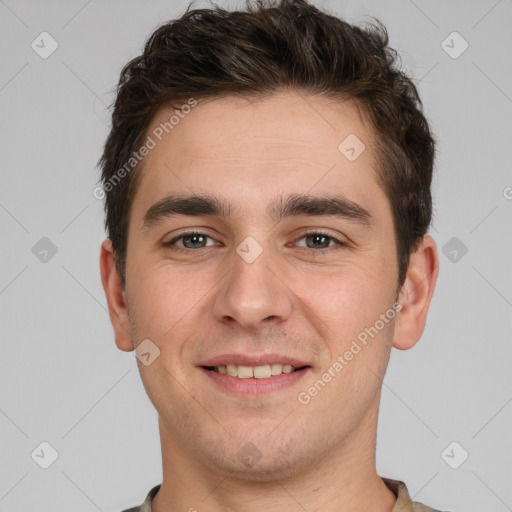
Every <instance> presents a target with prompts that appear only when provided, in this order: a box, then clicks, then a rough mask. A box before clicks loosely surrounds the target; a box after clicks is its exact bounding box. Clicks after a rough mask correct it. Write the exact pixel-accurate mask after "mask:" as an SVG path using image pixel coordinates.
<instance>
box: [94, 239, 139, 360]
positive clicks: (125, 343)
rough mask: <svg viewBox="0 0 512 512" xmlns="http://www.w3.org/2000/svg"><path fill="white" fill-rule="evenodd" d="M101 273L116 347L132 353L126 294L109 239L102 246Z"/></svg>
mask: <svg viewBox="0 0 512 512" xmlns="http://www.w3.org/2000/svg"><path fill="white" fill-rule="evenodd" d="M100 272H101V282H102V284H103V290H104V291H105V296H106V299H107V305H108V311H109V315H110V322H111V323H112V327H113V328H114V336H115V341H116V345H117V347H118V348H119V350H123V351H125V352H130V351H131V350H133V349H134V346H133V339H132V335H131V325H130V318H129V315H128V309H127V307H126V297H125V292H124V290H123V286H122V284H121V279H120V277H119V274H118V272H117V268H116V265H115V259H114V252H113V249H112V242H111V241H110V240H109V239H106V240H104V241H103V243H102V244H101V252H100Z"/></svg>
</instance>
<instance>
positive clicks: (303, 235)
mask: <svg viewBox="0 0 512 512" xmlns="http://www.w3.org/2000/svg"><path fill="white" fill-rule="evenodd" d="M191 235H202V236H204V237H206V238H211V239H212V240H213V238H212V237H211V236H208V235H206V234H205V233H202V232H200V231H187V232H185V233H182V234H181V235H179V236H177V237H175V238H173V239H172V240H169V241H168V242H164V243H163V244H162V245H163V246H164V247H165V248H167V249H172V250H173V251H176V252H181V253H184V252H190V251H198V250H201V249H207V248H208V247H199V248H198V249H188V248H186V247H184V248H182V247H172V246H173V245H174V243H175V242H177V241H178V240H181V239H182V238H185V237H187V236H191ZM311 235H322V236H325V237H326V238H329V239H330V240H331V241H334V242H336V243H337V244H338V245H339V246H340V248H341V247H347V246H348V244H346V243H344V242H342V241H341V240H338V239H337V238H335V237H333V236H332V235H331V234H329V233H325V232H323V231H309V232H307V233H303V234H302V235H301V236H300V237H299V238H297V241H298V240H301V239H302V238H305V237H307V236H311ZM210 247H212V246H210ZM333 247H334V246H332V247H325V248H321V249H312V248H310V247H303V249H306V251H308V252H314V253H319V252H323V251H326V250H327V249H332V248H333Z"/></svg>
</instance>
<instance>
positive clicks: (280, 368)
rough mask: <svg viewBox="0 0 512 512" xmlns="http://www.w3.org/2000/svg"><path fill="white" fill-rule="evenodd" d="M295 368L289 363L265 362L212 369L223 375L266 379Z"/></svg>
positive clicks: (289, 371)
mask: <svg viewBox="0 0 512 512" xmlns="http://www.w3.org/2000/svg"><path fill="white" fill-rule="evenodd" d="M296 370H297V368H295V367H294V366H292V365H291V364H265V365H263V366H243V365H237V364H228V365H220V366H215V367H214V371H216V372H219V373H222V374H223V375H226V374H227V375H231V377H238V378H239V379H252V378H255V379H268V378H269V377H271V376H273V375H281V373H292V372H294V371H296Z"/></svg>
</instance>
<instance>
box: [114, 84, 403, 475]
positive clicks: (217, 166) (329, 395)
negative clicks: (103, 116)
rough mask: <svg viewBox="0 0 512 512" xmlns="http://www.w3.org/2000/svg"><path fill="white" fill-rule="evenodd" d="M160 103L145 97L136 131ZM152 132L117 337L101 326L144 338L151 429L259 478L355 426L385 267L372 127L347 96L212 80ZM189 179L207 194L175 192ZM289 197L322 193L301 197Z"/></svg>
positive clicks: (371, 398)
mask: <svg viewBox="0 0 512 512" xmlns="http://www.w3.org/2000/svg"><path fill="white" fill-rule="evenodd" d="M172 114H173V111H171V110H168V109H162V110H161V111H160V112H158V114H157V115H156V116H155V118H154V119H153V121H152V124H151V127H150V128H149V130H148V134H149V135H151V134H152V132H153V130H155V128H157V127H158V126H160V125H161V123H165V122H166V121H168V120H169V118H170V116H171V115H172ZM161 131H162V130H160V131H157V133H159V134H160V137H161V139H162V140H161V141H160V140H159V139H158V138H157V137H155V136H154V135H151V136H152V138H153V139H154V141H155V142H156V146H155V147H154V148H153V149H151V150H150V151H149V154H148V155H147V156H146V157H145V159H144V168H143V172H142V175H141V180H140V184H139V187H138V190H137V192H136V195H135V198H134V201H133V204H132V210H131V217H130V229H129V235H128V250H127V261H126V293H125V299H126V305H127V311H128V315H129V330H130V333H131V339H130V341H129V342H124V341H123V342H121V341H119V339H120V338H119V337H118V338H117V339H118V346H119V347H120V348H122V349H123V350H129V349H131V348H133V347H137V346H138V345H139V344H140V343H141V342H142V341H143V340H150V343H151V346H152V347H155V346H156V347H157V348H158V350H159V351H160V353H159V356H158V357H157V358H156V359H154V361H153V362H152V363H151V364H149V365H147V366H146V365H144V364H142V363H141V362H140V361H138V365H139V369H140V372H141V377H142V381H143V384H144V386H145V389H146V391H147V393H148V395H149V397H150V399H151V401H152V403H153V404H154V406H155V408H156V409H157V411H158V414H159V417H160V428H161V436H162V439H163V440H165V443H166V445H167V446H168V447H172V449H173V450H175V451H176V453H181V454H182V455H183V456H187V457H191V458H194V459H195V460H200V461H201V462H202V463H203V464H204V465H205V466H206V467H209V468H211V469H212V470H216V471H219V470H221V471H226V472H231V474H234V475H238V476H240V477H242V478H259V479H262V480H263V479H272V478H276V477H278V476H282V475H285V474H290V473H293V472H297V471H300V470H301V469H304V468H305V467H310V466H311V465H312V464H314V463H315V462H320V461H321V460H322V458H323V457H325V456H326V454H329V453H336V452H337V451H340V450H342V449H346V446H345V444H346V443H347V442H348V441H347V439H350V438H351V437H352V439H355V438H357V437H358V436H359V438H362V436H364V435H368V437H369V438H370V437H371V435H370V431H372V429H374V428H375V425H374V424H375V423H376V412H377V409H378V401H379V393H380V386H381V378H382V377H383V375H384V372H385V369H386V366H387V363H388V358H389V353H390V348H391V345H392V342H393V332H394V326H395V319H394V318H393V317H394V313H393V312H394V310H393V309H392V307H393V304H394V303H395V300H396V292H397V289H396V286H397V276H398V269H397V257H396V248H395V243H394V231H393V219H392V214H391V210H390V205H389V202H388V200H387V198H386V196H385V194H384V192H383V190H382V189H381V188H380V187H379V186H378V184H377V181H376V166H377V163H376V160H375V154H374V150H373V143H374V142H373V140H374V139H373V134H372V132H371V130H370V128H369V127H368V126H367V125H366V124H365V123H364V121H363V119H362V118H361V117H360V115H359V113H358V110H357V109H356V108H355V106H354V104H353V103H352V102H336V103H335V102H333V101H329V100H327V99H321V98H318V97H314V96H305V97H301V96H298V95H295V94H293V93H284V92H283V93H279V94H275V95H273V96H271V97H267V98H265V99H259V100H251V101H247V100H242V99H236V98H232V97H229V98H223V99H215V100H209V101H207V102H203V103H200V104H199V105H198V106H196V107H194V108H193V109H192V110H191V112H190V113H188V114H187V115H186V116H185V115H183V118H181V119H180V120H179V123H178V124H176V125H175V126H174V127H173V129H172V130H168V133H166V132H165V131H164V132H163V134H162V133H160V132H161ZM351 134H353V135H352V136H351V137H352V138H351V139H348V141H349V142H350V144H348V143H345V145H342V148H341V150H340V149H339V146H340V144H341V143H342V142H343V141H344V140H345V139H346V138H347V137H348V136H349V135H351ZM354 135H355V136H356V137H357V139H359V142H357V139H354V138H353V136H354ZM354 141H356V142H354ZM360 143H363V144H364V146H365V149H364V150H363V151H362V152H361V149H362V148H363V146H362V145H360ZM350 148H354V151H352V150H351V149H350ZM359 153H360V154H359ZM354 156H356V158H355V159H354ZM194 195H200V196H204V197H207V199H208V200H209V201H210V202H211V203H212V204H211V205H210V204H209V203H208V202H206V201H203V202H198V201H196V202H191V201H188V202H186V203H183V202H182V203H180V204H179V203H178V202H177V201H176V199H177V198H178V199H183V198H185V197H188V196H194ZM292 196H308V197H307V199H309V200H310V201H311V200H315V199H316V200H317V201H318V200H320V201H321V200H324V201H325V200H326V199H328V198H330V199H332V198H336V199H338V200H339V201H338V202H337V203H334V202H332V203H329V204H327V203H320V206H321V208H320V209H317V210H315V209H314V208H312V207H311V206H312V204H310V208H309V209H308V208H307V206H308V204H307V202H306V201H305V200H304V197H302V200H301V199H300V197H299V199H298V200H297V199H296V201H295V202H294V203H293V202H292V203H290V197H292ZM169 198H171V199H172V198H173V199H174V202H173V201H167V202H166V199H169ZM343 201H344V203H343ZM215 205H217V206H220V205H222V206H223V208H218V210H219V211H215V208H214V206H215ZM347 205H348V207H347ZM286 206H288V208H286ZM335 206H336V208H335ZM327 208H329V209H327ZM191 232H192V233H191ZM395 313H396V312H395ZM365 329H366V331H365ZM363 332H366V340H365V342H364V343H363V341H362V340H363V339H364V338H365V336H364V335H363V334H362V333H363ZM369 332H371V333H372V335H369V334H368V333H369ZM354 342H355V344H354ZM131 343H133V345H131ZM146 343H148V342H146ZM356 346H357V347H359V349H358V348H356ZM336 362H337V363H338V364H336ZM237 363H238V364H239V365H240V366H242V368H240V366H238V367H237V366H230V367H227V368H226V370H225V371H226V372H231V373H234V372H235V371H236V372H237V375H238V374H240V376H236V377H235V376H232V375H229V374H224V373H223V372H224V369H223V368H222V366H227V365H228V364H230V365H231V364H235V365H236V364H237ZM281 364H291V365H292V366H293V367H294V368H301V369H299V370H297V371H292V372H291V373H286V372H287V371H288V370H289V368H287V367H286V366H284V367H283V368H282V369H281V368H280V366H279V365H281ZM271 365H274V366H271ZM214 366H220V368H217V370H218V371H215V370H214V371H212V369H211V368H209V369H206V368H205V367H214ZM243 367H252V368H249V369H248V368H243ZM254 367H258V368H257V369H256V370H254V369H253V368H254ZM292 369H293V368H292ZM282 370H284V371H285V373H281V371H282ZM255 371H256V374H257V376H258V377H248V378H243V376H244V375H254V372H255ZM269 371H270V373H272V372H274V373H280V375H273V376H270V377H269V376H268V374H269ZM244 372H248V373H244ZM251 372H252V373H251ZM319 381H320V382H319ZM251 457H252V458H251Z"/></svg>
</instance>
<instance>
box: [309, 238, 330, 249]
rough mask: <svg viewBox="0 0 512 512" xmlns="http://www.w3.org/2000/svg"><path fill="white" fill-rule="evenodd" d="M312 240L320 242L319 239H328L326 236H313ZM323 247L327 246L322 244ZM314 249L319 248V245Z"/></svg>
mask: <svg viewBox="0 0 512 512" xmlns="http://www.w3.org/2000/svg"><path fill="white" fill-rule="evenodd" d="M311 238H312V239H313V240H315V241H318V239H323V240H324V241H325V240H326V239H327V238H328V237H326V236H324V235H311ZM321 245H325V244H321ZM313 246H314V247H319V246H318V245H315V244H314V245H313Z"/></svg>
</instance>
